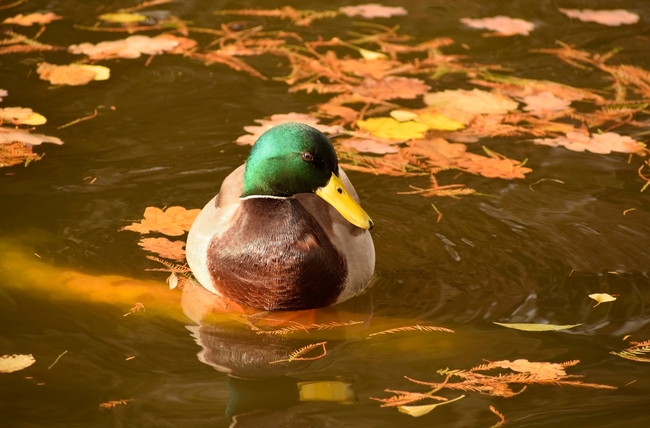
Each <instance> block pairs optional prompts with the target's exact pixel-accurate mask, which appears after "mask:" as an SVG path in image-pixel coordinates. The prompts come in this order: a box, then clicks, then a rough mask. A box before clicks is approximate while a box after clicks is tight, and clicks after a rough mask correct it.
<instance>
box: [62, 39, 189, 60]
mask: <svg viewBox="0 0 650 428" xmlns="http://www.w3.org/2000/svg"><path fill="white" fill-rule="evenodd" d="M184 43H187V42H184ZM180 45H181V41H180V38H178V37H174V38H170V37H162V36H161V37H148V36H141V35H137V36H130V37H127V38H126V39H121V40H114V41H111V42H100V43H97V44H96V45H93V44H92V43H81V44H78V45H70V46H69V47H68V52H70V53H73V54H78V55H79V54H84V55H88V57H89V58H90V59H93V60H101V59H112V58H130V59H132V58H140V56H141V55H142V54H145V55H160V54H162V53H165V52H170V53H171V52H174V50H175V49H176V48H177V47H178V46H180Z"/></svg>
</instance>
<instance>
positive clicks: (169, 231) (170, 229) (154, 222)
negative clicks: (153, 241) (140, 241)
mask: <svg viewBox="0 0 650 428" xmlns="http://www.w3.org/2000/svg"><path fill="white" fill-rule="evenodd" d="M200 212H201V210H200V209H193V210H186V209H185V208H183V207H177V206H176V207H169V208H167V210H165V211H163V210H161V209H160V208H156V207H147V208H146V209H145V210H144V219H143V220H142V221H141V222H139V223H133V224H131V225H130V226H125V227H123V228H122V229H120V230H131V231H133V232H138V233H149V232H160V233H162V234H164V235H168V236H180V235H182V234H184V233H185V232H186V231H188V230H190V227H191V226H192V223H194V219H195V218H196V216H197V215H199V213H200Z"/></svg>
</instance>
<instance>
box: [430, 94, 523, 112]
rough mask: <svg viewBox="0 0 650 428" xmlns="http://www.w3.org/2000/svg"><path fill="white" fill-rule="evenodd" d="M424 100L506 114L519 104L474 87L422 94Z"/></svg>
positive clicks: (464, 109) (437, 103)
mask: <svg viewBox="0 0 650 428" xmlns="http://www.w3.org/2000/svg"><path fill="white" fill-rule="evenodd" d="M424 102H425V104H427V105H429V106H438V107H445V106H451V107H454V108H457V109H459V110H462V111H464V112H467V113H473V114H506V113H508V112H509V111H512V110H516V109H517V107H518V106H519V104H518V103H517V102H516V101H514V100H512V99H511V98H510V97H507V96H505V95H502V94H498V93H493V92H487V91H483V90H481V89H476V88H475V89H472V90H471V91H466V90H464V89H455V90H451V89H448V90H445V91H441V92H432V93H429V94H426V95H425V96H424Z"/></svg>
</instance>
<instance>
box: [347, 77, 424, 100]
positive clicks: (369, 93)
mask: <svg viewBox="0 0 650 428" xmlns="http://www.w3.org/2000/svg"><path fill="white" fill-rule="evenodd" d="M430 89H431V87H430V86H429V85H427V84H425V83H424V82H423V81H422V80H420V79H415V78H408V77H392V76H391V77H386V78H384V79H381V80H374V79H370V78H367V79H364V80H363V82H362V83H361V85H360V86H359V87H357V88H355V90H354V93H356V94H359V95H361V96H364V97H371V98H376V99H378V100H392V99H396V98H402V99H406V100H412V99H415V98H417V97H418V96H420V95H424V94H426V93H427V91H429V90H430Z"/></svg>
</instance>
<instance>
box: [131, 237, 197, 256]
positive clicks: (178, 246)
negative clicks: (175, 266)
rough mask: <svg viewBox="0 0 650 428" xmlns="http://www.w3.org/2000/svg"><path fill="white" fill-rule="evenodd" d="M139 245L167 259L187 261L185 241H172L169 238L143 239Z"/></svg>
mask: <svg viewBox="0 0 650 428" xmlns="http://www.w3.org/2000/svg"><path fill="white" fill-rule="evenodd" d="M138 245H139V246H141V247H142V248H144V249H145V250H146V251H150V252H152V253H156V254H158V255H159V256H160V257H162V258H165V259H172V260H181V261H182V260H185V250H184V249H183V247H185V242H183V241H170V240H169V239H167V238H142V239H141V240H140V242H138Z"/></svg>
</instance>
